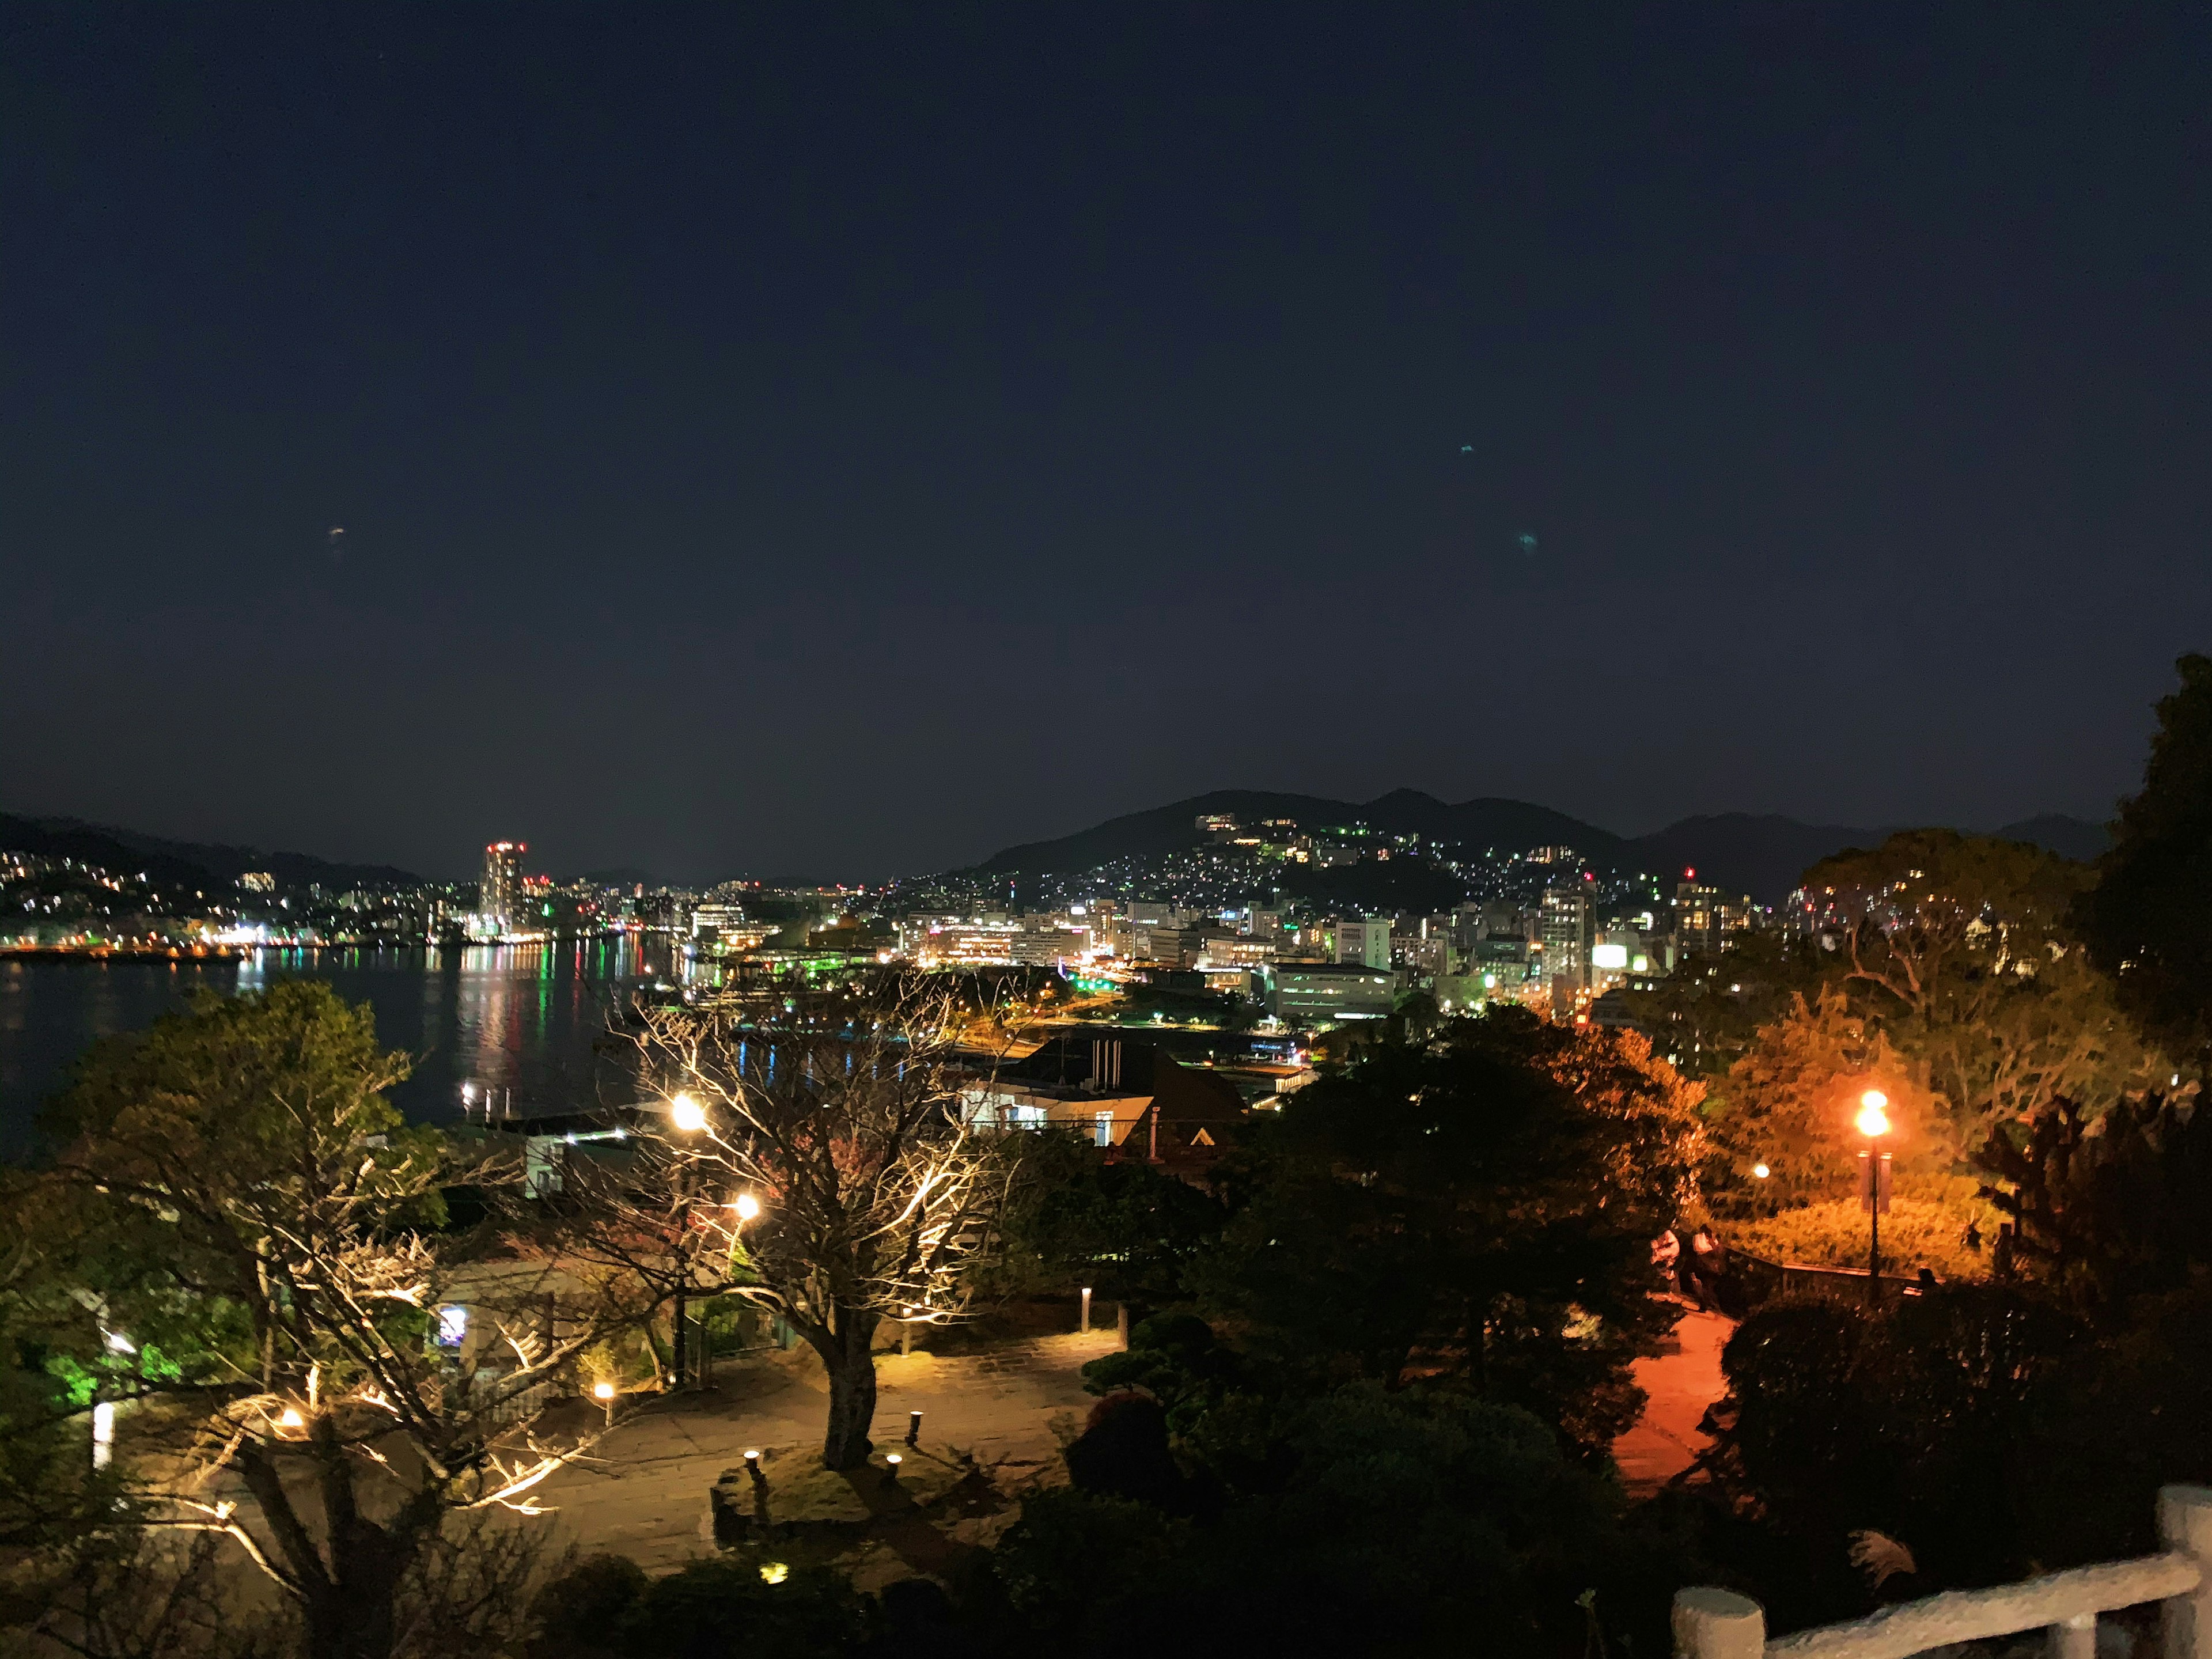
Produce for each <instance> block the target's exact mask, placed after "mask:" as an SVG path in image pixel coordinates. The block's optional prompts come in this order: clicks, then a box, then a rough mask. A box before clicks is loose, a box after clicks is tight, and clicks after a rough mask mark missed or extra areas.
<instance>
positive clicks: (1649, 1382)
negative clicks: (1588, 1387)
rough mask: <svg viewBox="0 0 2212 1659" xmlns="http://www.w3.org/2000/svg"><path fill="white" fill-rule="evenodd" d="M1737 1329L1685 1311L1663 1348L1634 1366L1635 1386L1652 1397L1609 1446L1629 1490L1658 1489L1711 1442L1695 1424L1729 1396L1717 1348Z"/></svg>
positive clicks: (1719, 1319)
mask: <svg viewBox="0 0 2212 1659" xmlns="http://www.w3.org/2000/svg"><path fill="white" fill-rule="evenodd" d="M1733 1334H1735V1321H1734V1320H1732V1319H1729V1318H1726V1317H1724V1316H1722V1315H1720V1314H1717V1313H1686V1314H1684V1315H1683V1316H1682V1321H1681V1323H1680V1324H1679V1325H1677V1326H1675V1327H1674V1334H1673V1335H1672V1336H1670V1337H1669V1338H1668V1344H1667V1346H1666V1347H1665V1348H1664V1349H1662V1351H1661V1352H1659V1353H1658V1354H1657V1355H1656V1356H1655V1357H1654V1358H1650V1359H1639V1360H1638V1361H1637V1362H1636V1383H1637V1386H1638V1388H1640V1389H1643V1390H1644V1393H1645V1394H1646V1395H1649V1396H1650V1399H1649V1400H1648V1401H1646V1402H1645V1404H1644V1415H1643V1416H1642V1417H1640V1418H1638V1419H1637V1422H1636V1426H1635V1427H1633V1428H1632V1429H1630V1430H1629V1431H1628V1432H1627V1433H1626V1434H1624V1435H1622V1436H1621V1437H1620V1439H1618V1440H1616V1441H1614V1442H1613V1461H1614V1462H1616V1463H1618V1464H1620V1478H1621V1480H1622V1481H1623V1483H1624V1484H1626V1486H1627V1487H1628V1489H1629V1491H1631V1492H1636V1493H1638V1494H1639V1495H1640V1494H1643V1493H1646V1492H1655V1491H1656V1490H1657V1489H1658V1488H1659V1487H1661V1486H1664V1485H1666V1484H1667V1482H1668V1481H1669V1480H1673V1479H1674V1477H1675V1476H1676V1475H1678V1474H1681V1473H1682V1471H1683V1470H1685V1469H1686V1468H1689V1467H1690V1465H1691V1464H1692V1462H1695V1461H1696V1459H1697V1455H1698V1454H1699V1452H1701V1451H1703V1450H1704V1449H1705V1448H1706V1447H1707V1446H1708V1445H1710V1444H1711V1437H1710V1436H1708V1435H1707V1434H1705V1431H1703V1430H1701V1429H1699V1426H1698V1425H1699V1423H1701V1422H1702V1421H1704V1419H1705V1412H1706V1409H1707V1407H1711V1405H1712V1403H1713V1402H1714V1401H1717V1400H1718V1399H1719V1398H1720V1397H1721V1396H1722V1395H1724V1394H1726V1393H1727V1392H1728V1383H1727V1382H1726V1380H1725V1379H1724V1378H1723V1376H1722V1375H1721V1349H1722V1348H1723V1347H1724V1346H1727V1343H1728V1340H1729V1337H1730V1336H1731V1335H1733Z"/></svg>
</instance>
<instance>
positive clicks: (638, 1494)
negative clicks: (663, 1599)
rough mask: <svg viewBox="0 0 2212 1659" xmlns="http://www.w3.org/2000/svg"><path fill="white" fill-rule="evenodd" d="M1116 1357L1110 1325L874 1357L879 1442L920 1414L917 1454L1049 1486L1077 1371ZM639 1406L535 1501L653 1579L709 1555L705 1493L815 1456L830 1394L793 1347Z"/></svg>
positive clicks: (566, 1529) (1076, 1408) (729, 1364)
mask: <svg viewBox="0 0 2212 1659" xmlns="http://www.w3.org/2000/svg"><path fill="white" fill-rule="evenodd" d="M1118 1346H1120V1345H1119V1342H1118V1340H1117V1339H1116V1338H1115V1334H1114V1332H1113V1331H1112V1329H1110V1328H1109V1329H1107V1330H1104V1331H1094V1332H1092V1333H1091V1334H1088V1335H1084V1336H1078V1335H1075V1334H1067V1335H1065V1336H1046V1337H1036V1338H1031V1339H1030V1340H1025V1341H1021V1342H1016V1343H1012V1344H1008V1345H1006V1346H1000V1347H994V1348H992V1349H990V1350H989V1351H987V1352H981V1353H973V1354H953V1355H935V1354H929V1353H915V1354H911V1355H905V1356H901V1355H899V1354H896V1353H887V1354H878V1356H877V1358H876V1376H877V1385H876V1388H877V1393H876V1423H875V1439H876V1443H877V1444H878V1445H879V1446H891V1447H895V1446H896V1443H897V1442H898V1441H900V1440H902V1439H903V1438H904V1437H905V1434H906V1426H907V1413H908V1412H910V1411H914V1410H916V1409H919V1410H920V1411H921V1413H922V1439H923V1442H924V1443H925V1444H927V1445H931V1446H933V1447H939V1448H944V1449H960V1450H963V1451H966V1452H969V1453H970V1454H972V1455H974V1457H975V1460H976V1462H979V1463H981V1464H982V1465H984V1466H985V1467H986V1468H991V1469H994V1470H995V1471H996V1472H997V1477H998V1481H999V1484H1000V1486H1018V1485H1019V1484H1021V1483H1023V1482H1024V1481H1025V1480H1036V1479H1043V1480H1051V1479H1054V1478H1056V1477H1057V1474H1058V1469H1059V1455H1058V1454H1059V1449H1060V1444H1061V1438H1060V1437H1061V1436H1062V1435H1073V1433H1074V1432H1075V1431H1077V1430H1078V1429H1079V1427H1080V1426H1081V1424H1082V1419H1083V1417H1084V1415H1085V1413H1087V1412H1088V1411H1089V1410H1090V1408H1091V1403H1092V1401H1091V1396H1090V1395H1086V1394H1085V1393H1084V1391H1083V1379H1082V1376H1081V1375H1080V1373H1081V1370H1082V1367H1083V1366H1084V1364H1085V1362H1087V1361H1089V1360H1092V1359H1096V1358H1098V1357H1099V1356H1100V1355H1101V1354H1106V1353H1111V1352H1114V1351H1115V1348H1116V1347H1118ZM636 1401H637V1404H636V1406H635V1408H634V1410H633V1412H632V1413H630V1414H628V1415H625V1416H623V1418H622V1419H619V1420H618V1421H617V1424H616V1426H615V1429H614V1431H613V1432H612V1433H611V1434H609V1435H608V1436H607V1437H606V1438H605V1440H603V1441H602V1442H601V1443H600V1444H599V1449H598V1455H597V1457H596V1458H595V1460H594V1461H592V1462H589V1463H583V1464H578V1465H575V1466H574V1467H572V1468H567V1469H563V1470H562V1471H560V1472H559V1473H557V1474H555V1475H554V1476H553V1477H552V1478H551V1479H550V1480H547V1481H546V1482H545V1483H544V1486H541V1487H539V1488H538V1492H534V1493H533V1494H532V1497H533V1498H536V1499H537V1501H538V1502H540V1503H543V1504H548V1505H550V1506H551V1507H553V1508H555V1509H556V1510H558V1512H559V1513H558V1518H557V1521H556V1523H555V1524H556V1527H557V1528H558V1529H559V1531H560V1532H561V1534H562V1535H563V1537H564V1539H565V1540H566V1541H569V1542H573V1543H574V1544H575V1545H576V1546H577V1547H579V1548H580V1549H582V1550H584V1551H586V1553H590V1552H595V1551H600V1550H612V1551H615V1552H617V1553H621V1554H624V1555H628V1556H629V1557H631V1558H632V1559H635V1561H636V1562H637V1563H638V1565H641V1566H642V1567H644V1568H645V1569H646V1570H647V1571H648V1572H660V1571H669V1570H671V1569H673V1568H675V1567H678V1566H681V1565H683V1564H684V1562H685V1561H687V1560H690V1559H692V1558H693V1557H695V1556H702V1555H708V1554H711V1553H713V1552H714V1544H713V1541H712V1538H711V1535H710V1533H709V1530H708V1523H707V1492H708V1488H709V1487H711V1486H713V1485H714V1481H715V1479H716V1478H717V1477H718V1476H720V1474H721V1473H722V1472H723V1471H724V1470H725V1469H727V1468H732V1467H734V1466H735V1465H737V1464H738V1462H741V1461H742V1460H743V1458H744V1453H745V1452H746V1450H747V1449H759V1450H761V1451H763V1452H764V1453H767V1454H769V1455H770V1456H771V1458H775V1457H777V1456H782V1455H811V1453H813V1452H815V1451H817V1450H818V1449H819V1447H820V1443H821V1438H822V1429H823V1420H824V1418H825V1417H826V1415H827V1413H828V1409H829V1388H828V1384H827V1383H826V1382H825V1380H824V1379H823V1375H822V1368H821V1365H820V1364H819V1363H818V1362H817V1360H816V1359H815V1358H814V1356H813V1354H812V1353H811V1352H809V1351H808V1350H806V1349H805V1348H803V1347H802V1348H798V1349H794V1350H793V1351H792V1352H789V1353H769V1354H767V1355H763V1356H758V1357H750V1358H746V1359H745V1360H743V1361H724V1362H722V1364H720V1365H719V1366H718V1367H717V1368H716V1376H715V1386H714V1388H713V1389H710V1390H706V1391H702V1392H701V1393H698V1394H695V1395H682V1396H674V1397H670V1396H663V1395H639V1396H636ZM556 1410H557V1411H558V1412H560V1413H562V1415H561V1416H559V1417H554V1418H549V1420H548V1426H550V1427H555V1428H560V1427H573V1426H580V1425H583V1424H584V1423H586V1422H588V1420H589V1414H590V1413H595V1412H596V1410H597V1408H596V1407H592V1406H591V1405H590V1404H589V1403H588V1402H585V1401H571V1402H568V1403H565V1404H564V1405H562V1406H561V1407H556ZM568 1413H577V1415H576V1417H575V1419H574V1422H573V1423H571V1422H570V1420H569V1418H568ZM1055 1431H1057V1432H1055Z"/></svg>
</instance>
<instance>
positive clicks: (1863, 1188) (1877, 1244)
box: [1857, 1089, 1889, 1308]
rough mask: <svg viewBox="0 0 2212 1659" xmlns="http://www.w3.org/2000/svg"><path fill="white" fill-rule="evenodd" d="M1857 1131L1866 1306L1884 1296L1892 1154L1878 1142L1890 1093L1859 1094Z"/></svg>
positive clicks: (1871, 1091)
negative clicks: (1884, 1222)
mask: <svg viewBox="0 0 2212 1659" xmlns="http://www.w3.org/2000/svg"><path fill="white" fill-rule="evenodd" d="M1857 1124H1858V1131H1859V1133H1861V1134H1863V1135H1864V1136H1865V1137H1866V1143H1867V1144H1866V1151H1864V1152H1861V1153H1860V1154H1859V1202H1860V1203H1861V1204H1863V1205H1864V1206H1866V1212H1867V1306H1869V1308H1871V1307H1873V1306H1874V1305H1875V1303H1876V1302H1877V1301H1878V1300H1879V1299H1880V1298H1881V1212H1883V1211H1884V1210H1887V1208H1888V1207H1889V1154H1888V1153H1887V1152H1881V1151H1880V1150H1879V1149H1878V1147H1877V1146H1876V1143H1877V1142H1878V1141H1880V1140H1881V1137H1882V1136H1884V1135H1886V1134H1887V1133H1889V1097H1888V1096H1887V1095H1886V1094H1884V1093H1882V1091H1881V1090H1879V1089H1869V1090H1868V1091H1866V1092H1865V1093H1864V1094H1863V1095H1861V1096H1860V1097H1859V1115H1858V1118H1857Z"/></svg>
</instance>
